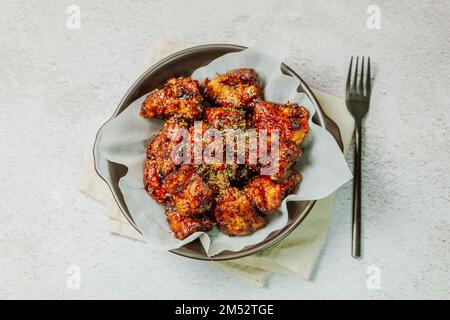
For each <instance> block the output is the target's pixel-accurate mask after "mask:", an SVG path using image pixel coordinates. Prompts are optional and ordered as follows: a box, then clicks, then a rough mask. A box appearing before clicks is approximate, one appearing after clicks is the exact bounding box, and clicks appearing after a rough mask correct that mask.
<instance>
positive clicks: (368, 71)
mask: <svg viewBox="0 0 450 320" xmlns="http://www.w3.org/2000/svg"><path fill="white" fill-rule="evenodd" d="M370 81H371V80H370V57H367V76H366V95H367V96H368V97H370V93H371V92H372V86H371V83H370Z"/></svg>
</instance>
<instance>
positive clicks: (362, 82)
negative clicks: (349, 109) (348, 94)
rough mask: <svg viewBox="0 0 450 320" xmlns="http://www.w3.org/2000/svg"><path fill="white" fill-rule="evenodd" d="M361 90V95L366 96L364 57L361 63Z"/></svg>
mask: <svg viewBox="0 0 450 320" xmlns="http://www.w3.org/2000/svg"><path fill="white" fill-rule="evenodd" d="M358 86H359V88H358V90H359V93H360V94H362V95H364V56H363V57H362V61H361V75H360V77H359V84H358Z"/></svg>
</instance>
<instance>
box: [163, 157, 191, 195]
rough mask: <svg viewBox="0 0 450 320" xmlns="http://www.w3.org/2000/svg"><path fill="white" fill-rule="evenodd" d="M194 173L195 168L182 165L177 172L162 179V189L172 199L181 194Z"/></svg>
mask: <svg viewBox="0 0 450 320" xmlns="http://www.w3.org/2000/svg"><path fill="white" fill-rule="evenodd" d="M194 173H195V168H194V167H193V166H191V165H187V164H183V165H182V166H181V167H180V168H179V169H178V170H177V171H173V172H172V173H170V174H168V175H167V176H166V177H165V178H164V181H163V182H162V188H164V191H165V192H166V193H167V194H168V195H169V196H170V197H172V196H173V195H175V194H177V193H180V192H181V190H182V189H183V188H184V187H185V185H186V183H187V182H188V181H189V179H190V178H191V177H192V176H193V175H194Z"/></svg>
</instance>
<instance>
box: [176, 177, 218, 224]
mask: <svg viewBox="0 0 450 320" xmlns="http://www.w3.org/2000/svg"><path fill="white" fill-rule="evenodd" d="M172 199H173V203H174V206H175V208H176V209H177V211H178V213H179V214H180V215H182V216H186V215H199V214H203V213H205V212H207V211H209V210H211V208H212V206H213V201H214V191H213V189H212V188H211V187H210V186H209V185H208V184H207V183H205V182H204V181H203V179H202V178H201V176H200V175H199V174H197V173H193V174H192V175H191V176H190V177H189V179H188V180H187V181H186V182H185V183H184V185H183V186H182V188H181V189H180V190H179V191H178V192H177V193H175V194H173V195H172Z"/></svg>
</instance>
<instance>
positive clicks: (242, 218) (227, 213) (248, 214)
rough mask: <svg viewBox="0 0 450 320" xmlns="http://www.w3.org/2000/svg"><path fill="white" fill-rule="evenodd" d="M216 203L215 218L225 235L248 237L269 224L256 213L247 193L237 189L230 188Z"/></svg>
mask: <svg viewBox="0 0 450 320" xmlns="http://www.w3.org/2000/svg"><path fill="white" fill-rule="evenodd" d="M216 201H217V203H216V209H215V210H214V217H215V218H216V221H217V223H218V225H219V228H220V230H221V231H222V232H223V233H226V234H228V235H231V236H246V235H249V234H252V233H253V232H255V231H256V230H258V229H261V228H262V227H264V226H265V225H266V224H267V220H266V219H264V218H263V217H261V216H259V215H258V214H257V213H256V210H255V209H254V208H253V206H252V204H251V202H250V201H249V199H248V198H247V197H246V196H245V193H244V192H243V191H241V190H239V189H237V188H233V187H231V188H228V189H227V190H226V191H225V192H224V193H222V194H220V195H219V196H218V197H217V198H216Z"/></svg>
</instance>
